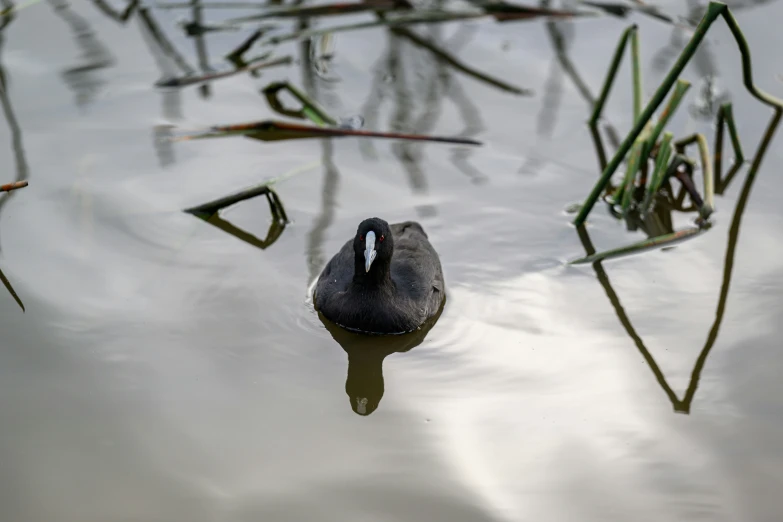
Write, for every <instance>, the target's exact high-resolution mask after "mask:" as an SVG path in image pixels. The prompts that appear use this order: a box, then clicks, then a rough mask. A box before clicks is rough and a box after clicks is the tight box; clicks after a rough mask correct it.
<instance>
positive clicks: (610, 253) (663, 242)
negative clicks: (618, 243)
mask: <svg viewBox="0 0 783 522" xmlns="http://www.w3.org/2000/svg"><path fill="white" fill-rule="evenodd" d="M705 230H706V229H704V228H698V227H694V228H687V229H684V230H678V231H676V232H672V233H671V234H664V235H662V236H657V237H653V238H649V239H645V240H644V241H639V242H637V243H632V244H630V245H626V246H623V247H620V248H615V249H612V250H605V251H603V252H598V253H595V254H592V255H589V256H585V257H582V258H579V259H576V260H574V261H569V262H568V264H569V265H583V264H587V263H596V262H598V261H603V260H606V259H613V258H617V257H623V256H628V255H632V254H640V253H642V252H646V251H648V250H652V249H655V248H663V247H670V246H673V245H674V244H676V243H680V242H682V241H685V240H686V239H690V238H693V237H696V236H698V235H700V234H701V233H702V232H704V231H705Z"/></svg>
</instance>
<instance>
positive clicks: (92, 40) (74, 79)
mask: <svg viewBox="0 0 783 522" xmlns="http://www.w3.org/2000/svg"><path fill="white" fill-rule="evenodd" d="M49 2H50V3H51V4H52V6H53V7H54V11H55V13H57V14H58V15H59V16H60V17H61V18H62V19H63V20H64V21H65V23H67V24H68V25H69V26H70V28H71V31H73V35H74V38H75V39H76V44H77V45H78V46H79V47H80V48H81V50H82V60H83V61H84V62H85V63H84V64H83V65H78V66H76V67H70V68H68V69H66V70H65V71H63V79H64V80H65V83H66V84H67V85H68V86H69V87H71V88H72V89H73V90H74V92H75V93H76V104H77V105H78V106H80V107H81V106H84V105H87V104H88V103H90V102H91V101H92V100H93V98H94V97H95V95H96V94H97V93H98V91H99V90H100V88H101V87H102V86H103V84H104V83H105V81H103V80H102V79H100V78H98V77H95V76H94V73H95V72H96V71H99V70H101V69H105V68H107V67H110V66H111V65H113V64H114V59H113V58H112V56H111V53H110V52H109V50H108V49H107V48H106V46H105V45H103V43H101V41H100V40H98V38H97V36H96V34H95V31H93V30H92V28H91V27H90V25H89V24H88V23H87V21H86V20H85V19H84V18H82V17H81V16H79V15H78V14H77V13H76V12H74V11H73V10H72V9H71V7H70V5H69V4H68V2H66V1H65V0H49Z"/></svg>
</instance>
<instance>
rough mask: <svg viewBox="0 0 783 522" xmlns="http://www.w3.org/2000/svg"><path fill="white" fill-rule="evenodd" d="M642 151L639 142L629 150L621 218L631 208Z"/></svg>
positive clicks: (642, 147) (642, 146) (641, 145)
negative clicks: (629, 155)
mask: <svg viewBox="0 0 783 522" xmlns="http://www.w3.org/2000/svg"><path fill="white" fill-rule="evenodd" d="M643 150H644V143H643V142H641V141H637V142H636V143H635V144H634V146H633V149H631V157H630V158H629V159H628V170H627V171H626V173H625V179H624V181H623V187H624V189H623V199H622V214H623V216H625V215H627V214H628V209H629V208H630V207H631V202H632V201H633V195H634V192H635V191H634V188H635V182H636V176H637V174H638V173H639V161H640V160H641V157H642V152H643Z"/></svg>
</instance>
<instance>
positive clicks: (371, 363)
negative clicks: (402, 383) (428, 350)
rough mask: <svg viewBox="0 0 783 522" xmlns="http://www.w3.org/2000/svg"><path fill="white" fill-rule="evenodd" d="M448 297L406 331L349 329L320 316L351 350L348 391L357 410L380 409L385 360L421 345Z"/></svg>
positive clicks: (341, 342)
mask: <svg viewBox="0 0 783 522" xmlns="http://www.w3.org/2000/svg"><path fill="white" fill-rule="evenodd" d="M445 303H446V300H445V299H444V301H443V304H441V307H440V310H438V313H437V314H435V315H434V316H433V317H432V318H430V319H429V320H428V321H427V322H426V323H424V324H423V325H422V326H421V328H419V329H418V330H416V331H414V332H411V333H407V334H403V335H364V334H358V333H354V332H349V331H348V330H345V329H343V328H341V327H340V326H338V325H336V324H335V323H333V322H331V321H330V320H329V319H327V318H326V317H324V316H323V315H322V314H321V313H319V314H318V318H319V319H320V320H321V322H322V323H323V324H324V326H325V327H326V329H327V330H328V331H329V333H330V334H332V337H333V338H334V340H335V341H337V343H338V344H339V345H340V346H342V347H343V350H345V353H347V354H348V376H347V377H346V379H345V393H346V394H347V395H348V399H349V400H350V402H351V409H352V410H353V411H354V413H356V414H358V415H362V416H367V415H370V414H371V413H372V412H374V411H375V410H377V409H378V405H379V404H380V402H381V399H382V398H383V392H384V389H385V388H384V381H383V360H384V359H385V358H386V357H387V356H389V355H391V354H393V353H404V352H408V351H410V350H411V349H413V348H415V347H417V346H419V345H420V344H421V343H422V342H423V341H424V338H425V337H426V336H427V334H428V333H429V331H430V330H431V329H432V327H433V326H435V323H436V322H437V321H438V318H439V317H440V314H441V313H442V312H443V307H444V306H445Z"/></svg>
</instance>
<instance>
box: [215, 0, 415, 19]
mask: <svg viewBox="0 0 783 522" xmlns="http://www.w3.org/2000/svg"><path fill="white" fill-rule="evenodd" d="M411 7H412V6H411V5H410V4H409V3H408V2H400V1H399V0H369V1H364V2H339V3H334V4H321V5H313V6H302V5H295V6H293V7H288V6H286V7H280V8H276V9H274V8H273V9H267V10H265V11H264V12H263V13H260V14H255V15H248V16H241V17H237V18H229V19H228V20H226V23H229V24H239V23H247V22H257V21H260V20H267V19H269V18H309V17H316V16H318V17H322V16H342V15H348V14H356V13H364V12H369V11H375V12H387V11H394V10H408V9H410V8H411Z"/></svg>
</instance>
